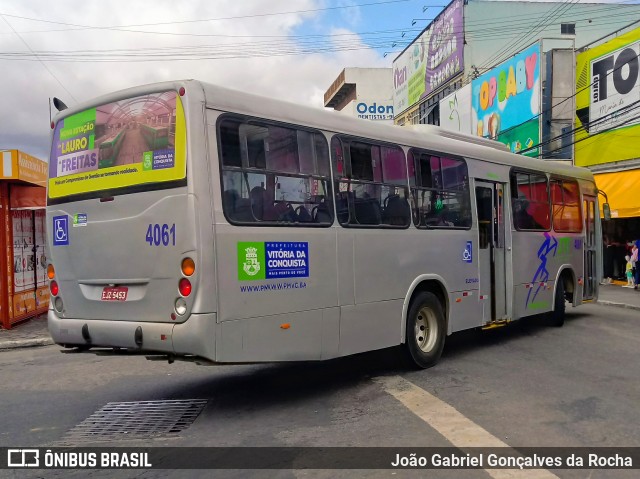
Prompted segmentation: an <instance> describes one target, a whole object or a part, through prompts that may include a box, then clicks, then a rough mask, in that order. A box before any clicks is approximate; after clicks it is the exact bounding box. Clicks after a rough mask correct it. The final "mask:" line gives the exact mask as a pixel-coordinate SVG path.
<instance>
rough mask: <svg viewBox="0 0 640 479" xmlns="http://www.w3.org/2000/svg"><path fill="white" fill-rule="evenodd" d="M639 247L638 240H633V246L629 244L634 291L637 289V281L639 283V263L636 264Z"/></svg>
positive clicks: (639, 242) (639, 241)
mask: <svg viewBox="0 0 640 479" xmlns="http://www.w3.org/2000/svg"><path fill="white" fill-rule="evenodd" d="M639 247H640V240H635V241H634V242H633V246H631V257H630V258H629V259H630V260H631V265H632V266H633V270H632V271H633V279H634V283H635V285H634V287H633V289H635V290H636V291H637V290H638V283H640V265H639V264H638V248H639Z"/></svg>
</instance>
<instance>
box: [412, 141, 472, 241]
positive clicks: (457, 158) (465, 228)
mask: <svg viewBox="0 0 640 479" xmlns="http://www.w3.org/2000/svg"><path fill="white" fill-rule="evenodd" d="M413 151H419V152H420V153H421V154H422V153H424V154H427V155H429V156H437V157H438V158H440V161H441V162H442V159H443V157H444V158H446V159H449V160H455V161H460V162H462V163H463V164H464V166H465V168H466V169H467V189H466V192H467V198H466V199H467V201H468V204H469V211H468V213H469V215H470V219H471V221H470V222H469V226H448V225H440V226H438V225H427V224H425V225H424V226H422V225H420V226H419V225H417V224H416V220H415V216H414V215H413V213H414V212H415V211H417V205H415V203H414V201H415V200H414V197H413V190H414V189H415V190H416V191H418V190H420V191H436V192H437V191H442V192H449V191H454V190H446V189H444V188H443V189H441V190H438V189H436V188H425V187H422V186H414V185H412V184H411V180H412V179H413V181H414V182H415V181H416V180H417V169H416V166H415V163H414V165H413V178H411V176H410V175H409V170H408V169H407V178H408V179H409V196H410V197H411V201H412V203H414V204H413V206H412V208H411V212H412V216H411V223H412V224H413V226H414V228H416V229H418V230H461V231H468V230H470V229H472V228H473V218H474V214H473V210H474V207H473V205H472V204H471V176H470V175H469V163H468V161H467V160H471V161H483V160H476V159H474V158H466V157H463V156H459V155H455V154H450V153H442V152H437V151H436V150H430V149H428V148H420V147H417V146H410V147H409V148H408V150H407V168H408V167H409V155H410V154H412V152H413ZM414 161H415V159H414ZM441 164H442V163H441ZM432 178H433V175H432ZM461 192H462V193H464V190H461Z"/></svg>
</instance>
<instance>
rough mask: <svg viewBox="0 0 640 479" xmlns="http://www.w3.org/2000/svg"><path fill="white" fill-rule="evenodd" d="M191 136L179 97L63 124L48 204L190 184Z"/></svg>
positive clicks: (134, 102)
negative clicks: (188, 147) (188, 142)
mask: <svg viewBox="0 0 640 479" xmlns="http://www.w3.org/2000/svg"><path fill="white" fill-rule="evenodd" d="M185 178H186V130H185V116H184V110H183V108H182V103H181V101H180V98H179V96H178V95H177V93H176V92H175V91H168V92H164V93H151V94H148V95H143V96H138V97H135V98H129V99H126V100H121V101H117V102H114V103H108V104H106V105H101V106H97V107H95V108H91V109H89V110H84V111H81V112H79V113H75V114H73V115H70V116H68V117H66V118H63V119H62V120H60V121H58V123H57V124H56V128H55V131H54V134H53V142H52V145H51V157H50V160H49V190H48V191H49V204H54V203H61V202H65V201H73V200H76V199H86V198H92V197H97V196H102V195H104V194H105V193H106V194H108V195H116V194H123V193H131V192H134V191H145V190H152V189H160V188H167V187H172V186H179V185H183V184H185V181H186V180H185Z"/></svg>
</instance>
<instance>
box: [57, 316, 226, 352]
mask: <svg viewBox="0 0 640 479" xmlns="http://www.w3.org/2000/svg"><path fill="white" fill-rule="evenodd" d="M47 324H48V327H49V333H50V334H51V337H52V338H53V339H54V341H55V342H56V343H58V344H63V345H85V344H87V341H86V340H85V338H84V337H83V335H82V328H83V327H84V325H85V324H86V325H87V330H88V333H89V335H90V337H91V343H90V344H91V345H92V346H98V347H99V346H108V347H118V348H127V349H131V350H139V351H141V352H144V351H148V352H156V353H168V354H174V353H175V354H184V355H196V356H199V357H203V358H206V359H209V360H211V361H216V359H217V358H216V350H215V346H216V342H215V338H216V330H215V329H216V318H215V313H210V314H192V315H191V316H190V317H189V321H187V322H185V323H181V324H168V323H151V322H139V321H118V322H116V321H111V320H91V321H85V320H84V319H75V318H60V317H59V316H58V315H57V313H56V312H55V311H54V310H52V309H50V310H49V313H48V320H47ZM138 328H140V330H141V331H142V345H141V346H140V345H138V344H137V343H136V331H137V330H138Z"/></svg>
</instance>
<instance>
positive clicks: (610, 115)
mask: <svg viewBox="0 0 640 479" xmlns="http://www.w3.org/2000/svg"><path fill="white" fill-rule="evenodd" d="M638 109H640V100H637V101H634V102H633V103H630V104H629V105H627V106H625V107H624V108H620V109H618V110H616V111H613V112H611V113H608V114H606V115H604V116H601V117H600V118H598V119H596V120H593V121H590V122H589V123H588V124H587V126H586V127H588V128H591V127H593V126H598V125H601V124H603V123H606V122H608V121H609V120H611V119H612V118H615V117H616V116H618V115H621V114H625V113H629V112H632V111H635V110H638ZM630 121H633V119H628V120H626V121H625V122H624V123H622V124H620V125H614V126H611V127H610V128H606V129H604V130H601V131H597V132H594V133H593V134H589V136H588V137H587V138H592V137H594V136H596V135H599V134H600V133H603V132H607V131H612V130H615V129H618V128H620V127H621V126H623V125H625V124H626V123H629V122H630ZM586 127H585V126H584V125H583V126H579V127H576V128H573V129H571V130H570V131H566V132H564V133H562V134H560V135H558V136H555V137H553V138H549V139H548V140H545V141H542V142H540V143H538V144H537V145H532V146H530V147H528V148H525V149H524V150H521V151H520V152H519V153H526V152H528V151H532V150H535V149H538V148H540V147H542V146H545V145H548V144H550V143H553V142H554V141H557V140H561V139H563V138H566V137H568V136H571V135H573V134H574V133H577V132H578V131H583V130H586ZM584 139H586V138H584ZM582 140H583V139H581V140H577V141H574V142H573V143H570V144H569V145H563V146H562V147H560V148H556V149H555V150H552V151H551V152H555V151H559V150H562V149H564V148H566V147H568V146H571V145H573V144H575V143H577V142H579V141H582ZM547 153H550V152H547Z"/></svg>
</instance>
